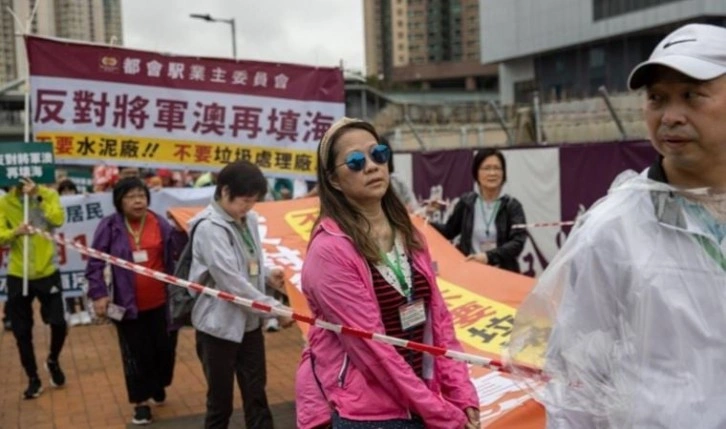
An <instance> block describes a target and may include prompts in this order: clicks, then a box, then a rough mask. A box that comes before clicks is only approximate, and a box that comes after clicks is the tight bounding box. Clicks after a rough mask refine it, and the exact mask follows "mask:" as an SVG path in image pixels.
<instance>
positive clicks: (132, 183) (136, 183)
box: [113, 177, 151, 214]
mask: <svg viewBox="0 0 726 429" xmlns="http://www.w3.org/2000/svg"><path fill="white" fill-rule="evenodd" d="M136 189H141V190H143V191H144V193H145V194H146V203H147V204H151V194H150V193H149V188H148V187H146V184H145V183H144V181H143V180H141V179H140V178H138V177H127V178H125V179H121V180H119V181H118V183H116V186H114V187H113V206H114V207H116V211H117V212H118V213H121V214H123V204H122V203H121V200H123V199H124V197H125V196H126V194H128V193H129V192H131V191H133V190H136Z"/></svg>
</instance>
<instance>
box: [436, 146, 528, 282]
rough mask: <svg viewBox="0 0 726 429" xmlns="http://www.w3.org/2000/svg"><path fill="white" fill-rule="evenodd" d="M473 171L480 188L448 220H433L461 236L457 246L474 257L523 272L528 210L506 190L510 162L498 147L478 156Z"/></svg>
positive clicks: (449, 236) (444, 232) (449, 233)
mask: <svg viewBox="0 0 726 429" xmlns="http://www.w3.org/2000/svg"><path fill="white" fill-rule="evenodd" d="M471 174H472V176H473V178H474V181H475V182H476V184H477V188H476V191H474V192H469V193H466V194H464V195H463V196H462V197H461V198H460V199H459V202H458V203H457V204H456V206H455V207H454V212H453V213H452V214H451V217H449V219H448V221H447V222H446V223H445V224H433V226H434V227H435V228H436V229H437V230H439V232H440V233H441V234H442V235H443V236H444V237H446V238H447V239H449V240H453V239H454V238H456V237H457V236H458V237H459V244H458V245H457V248H458V249H459V250H460V251H461V252H462V253H463V254H464V255H467V260H474V261H477V262H481V263H482V264H486V265H493V266H495V267H499V268H502V269H504V270H509V271H514V272H516V273H518V272H519V262H518V261H517V258H518V257H519V254H520V253H522V249H523V248H524V243H525V241H527V231H526V230H525V229H513V228H512V225H517V224H524V223H525V217H524V210H523V209H522V204H521V203H520V202H519V201H517V199H516V198H513V197H510V196H509V195H507V194H502V187H503V186H504V182H506V181H507V162H506V160H505V159H504V155H502V153H501V152H500V151H498V150H496V149H484V150H480V151H479V152H477V154H476V156H474V162H473V164H472V169H471Z"/></svg>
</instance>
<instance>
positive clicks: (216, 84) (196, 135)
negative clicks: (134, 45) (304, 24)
mask: <svg viewBox="0 0 726 429" xmlns="http://www.w3.org/2000/svg"><path fill="white" fill-rule="evenodd" d="M26 46H27V48H28V58H29V61H30V86H31V88H32V93H31V97H32V103H31V105H32V106H33V111H32V114H31V116H32V121H33V133H34V135H35V140H38V141H48V142H52V143H53V146H54V149H55V155H56V160H57V162H58V163H59V164H85V165H96V164H98V163H99V162H106V163H108V164H111V165H121V166H123V165H130V166H139V167H149V166H151V167H160V166H164V167H167V168H185V169H191V170H207V171H212V170H219V169H220V168H222V167H223V166H224V165H225V164H228V163H230V162H234V161H237V160H246V161H250V162H253V163H255V164H257V165H258V166H259V167H260V168H261V169H263V170H264V171H265V173H266V174H267V175H273V176H278V177H299V178H305V179H313V178H314V176H315V168H316V167H315V162H316V159H315V149H316V147H317V143H318V142H319V141H320V139H321V138H322V136H323V135H324V133H325V132H326V131H327V130H328V128H330V125H331V124H332V123H333V122H334V121H335V120H336V119H338V118H340V117H341V116H343V114H344V112H345V100H344V83H343V74H342V71H341V70H340V69H337V68H330V67H311V66H303V65H297V64H281V63H264V62H258V61H244V60H239V61H232V60H228V59H215V58H196V57H180V56H176V57H171V56H169V55H167V54H161V53H154V52H146V51H138V50H132V49H125V48H117V47H114V49H112V50H109V49H107V48H106V47H100V46H96V45H89V44H83V43H77V42H68V41H59V40H51V39H43V38H39V37H27V38H26Z"/></svg>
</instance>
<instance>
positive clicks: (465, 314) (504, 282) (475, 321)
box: [171, 198, 544, 429]
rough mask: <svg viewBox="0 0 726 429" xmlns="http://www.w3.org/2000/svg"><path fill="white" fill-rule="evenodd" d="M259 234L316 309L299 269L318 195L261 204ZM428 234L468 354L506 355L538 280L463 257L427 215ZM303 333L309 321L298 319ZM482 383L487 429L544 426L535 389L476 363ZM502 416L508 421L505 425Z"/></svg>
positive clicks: (295, 293) (292, 290)
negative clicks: (517, 319)
mask: <svg viewBox="0 0 726 429" xmlns="http://www.w3.org/2000/svg"><path fill="white" fill-rule="evenodd" d="M200 209H201V208H196V209H191V208H173V209H171V215H172V217H174V218H175V219H176V220H177V222H178V223H180V224H185V223H186V220H188V219H190V218H191V217H192V216H194V215H195V214H196V213H198V211H199V210H200ZM255 210H256V211H257V212H258V213H259V214H260V237H261V239H262V244H263V246H264V250H265V258H266V261H265V265H266V266H278V267H281V268H283V269H284V270H285V274H286V278H287V279H288V282H287V287H286V290H287V292H288V297H289V298H290V303H291V305H292V307H293V308H294V309H295V311H297V312H299V313H303V314H310V311H309V309H308V307H307V303H306V301H305V298H304V296H303V294H302V287H303V285H302V284H301V283H300V272H301V271H302V266H303V261H304V260H305V253H306V249H307V245H308V239H309V237H310V233H311V231H312V227H313V224H314V223H315V220H316V218H317V216H318V213H319V207H318V200H317V199H315V198H306V199H300V200H292V201H277V202H265V203H259V204H257V205H256V206H255ZM413 220H414V223H415V225H416V227H417V228H419V230H420V231H421V232H423V234H424V235H425V237H426V242H427V243H428V245H429V249H430V250H431V252H432V257H433V259H434V260H435V261H436V265H437V266H438V267H439V272H438V279H437V280H438V287H439V289H440V290H441V293H442V295H443V297H444V300H445V301H446V304H447V306H448V308H449V310H450V311H451V315H452V321H453V323H454V329H455V330H456V336H457V338H458V339H459V341H460V342H461V343H462V346H463V347H464V349H465V351H467V352H469V353H473V354H478V355H485V356H489V357H496V358H499V356H500V354H501V352H502V348H503V347H504V346H505V345H506V344H507V343H508V341H509V336H510V334H511V330H512V324H513V322H514V316H515V313H516V308H517V307H518V306H519V304H520V303H521V302H522V300H523V299H524V297H525V296H526V295H527V293H528V292H529V290H530V289H531V288H532V287H533V286H534V279H532V278H530V277H525V276H521V275H518V274H514V273H510V272H508V271H503V270H499V269H496V268H493V267H488V266H484V265H482V264H478V263H476V262H465V261H464V256H463V255H462V254H461V253H459V251H458V250H456V248H455V247H454V246H453V245H452V244H451V243H449V242H447V241H446V240H445V239H444V238H443V237H442V236H441V235H440V234H438V233H436V232H435V230H434V229H433V228H432V227H431V226H428V225H426V224H424V222H423V220H422V219H419V218H417V217H414V218H413ZM299 327H300V328H301V330H303V332H307V329H308V326H307V325H304V324H299ZM471 377H472V381H473V382H474V384H475V386H476V387H477V390H478V393H479V400H480V410H481V415H482V427H488V428H493V429H500V428H501V429H503V428H511V427H515V426H512V424H511V421H509V422H506V423H505V422H504V420H503V419H507V418H509V417H511V416H516V417H512V418H515V419H516V421H518V422H522V423H521V424H520V425H518V426H516V427H518V428H522V429H535V428H542V427H544V413H543V412H542V409H541V407H539V405H537V404H536V403H534V400H532V399H531V397H530V396H529V394H528V392H527V391H526V390H525V389H524V388H523V387H522V386H521V385H518V384H516V383H514V382H512V380H511V379H510V378H508V376H506V375H504V374H501V373H498V372H491V371H489V370H487V369H484V368H474V367H472V368H471ZM500 421H502V423H500Z"/></svg>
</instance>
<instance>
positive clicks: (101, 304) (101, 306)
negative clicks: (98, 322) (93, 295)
mask: <svg viewBox="0 0 726 429" xmlns="http://www.w3.org/2000/svg"><path fill="white" fill-rule="evenodd" d="M109 302H111V299H110V298H109V297H107V296H104V297H103V298H99V299H97V300H95V301H93V311H94V312H95V313H96V316H97V317H106V309H107V308H108V303H109Z"/></svg>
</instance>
